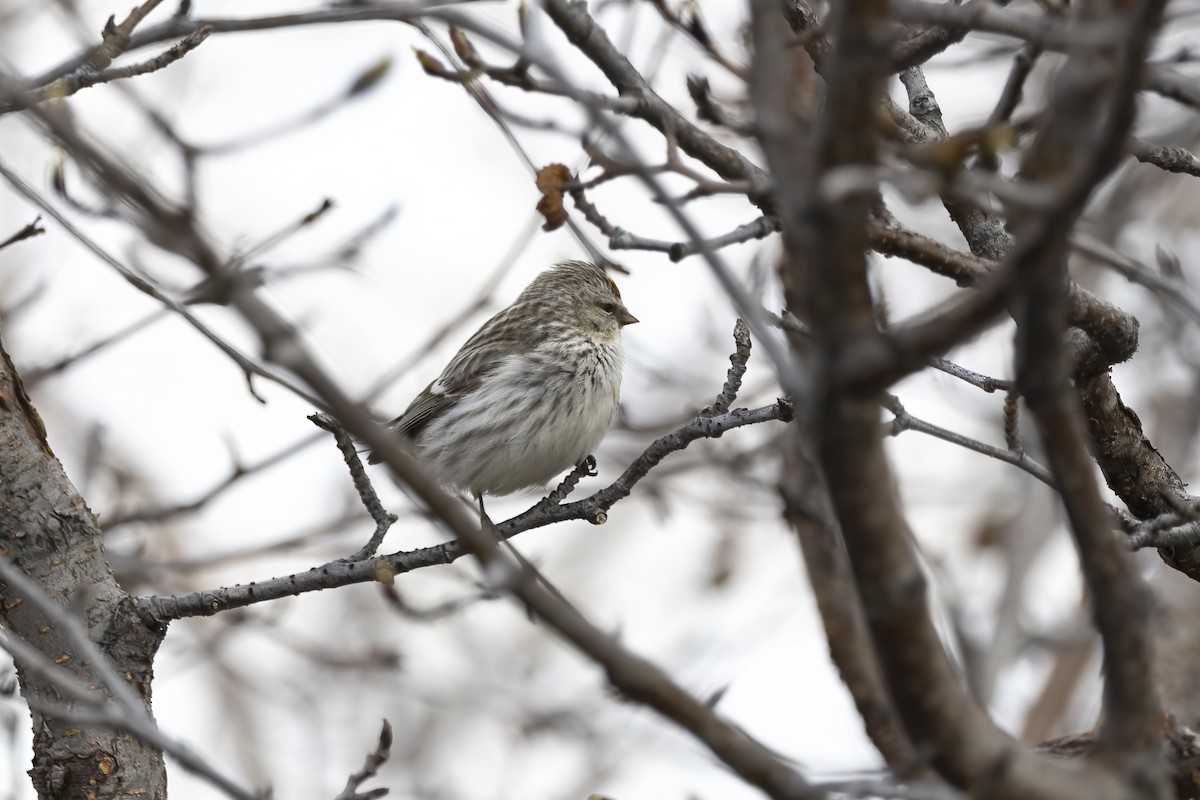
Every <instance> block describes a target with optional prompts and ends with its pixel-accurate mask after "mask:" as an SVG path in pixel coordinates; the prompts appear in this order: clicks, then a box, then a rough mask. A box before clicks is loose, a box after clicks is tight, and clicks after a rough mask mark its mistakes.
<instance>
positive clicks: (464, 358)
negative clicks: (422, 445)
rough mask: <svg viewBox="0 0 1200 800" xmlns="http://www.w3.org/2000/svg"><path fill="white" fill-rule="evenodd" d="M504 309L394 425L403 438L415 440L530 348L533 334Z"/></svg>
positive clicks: (478, 332) (452, 360)
mask: <svg viewBox="0 0 1200 800" xmlns="http://www.w3.org/2000/svg"><path fill="white" fill-rule="evenodd" d="M510 311H511V309H504V310H503V311H501V312H500V313H498V314H497V315H496V316H494V317H492V318H491V319H490V320H488V321H487V322H486V323H484V325H483V327H481V328H480V329H479V330H478V331H476V332H475V335H473V336H472V337H471V338H470V339H468V340H467V342H466V344H464V345H463V346H462V348H461V349H460V350H459V351H458V353H456V354H455V356H454V358H452V359H451V360H450V363H449V364H447V365H446V368H445V369H444V370H442V374H441V375H439V376H438V378H437V380H435V381H434V382H433V383H431V384H429V385H428V386H426V387H425V390H424V391H423V392H421V393H420V394H419V395H417V396H416V398H415V399H414V400H413V401H412V403H411V404H409V406H408V408H407V409H405V411H404V413H403V414H401V415H400V416H399V417H397V418H396V419H394V420H393V421H392V422H391V427H392V428H393V429H394V430H396V431H398V432H399V433H400V434H401V435H403V436H406V437H408V438H410V439H415V438H416V437H417V436H419V435H420V433H421V431H422V430H423V429H424V428H425V426H426V425H428V424H429V423H430V422H432V421H433V420H434V419H436V418H437V417H438V416H440V415H441V414H442V413H444V412H445V411H446V409H448V408H450V407H451V406H453V405H454V404H455V403H456V402H457V401H458V399H459V398H461V397H463V396H464V395H467V394H470V393H471V392H473V391H474V390H475V389H476V388H478V387H479V384H480V383H482V382H483V379H484V378H486V377H487V376H488V375H490V374H491V373H492V372H494V371H496V370H497V369H499V368H500V366H501V365H502V364H504V363H505V362H506V361H507V360H508V357H509V356H511V355H513V354H514V353H517V352H519V351H520V350H521V349H522V347H528V346H529V341H528V338H529V334H528V332H523V331H522V330H521V327H520V326H519V325H517V324H513V320H511V319H510V316H511V315H510V314H509V312H510Z"/></svg>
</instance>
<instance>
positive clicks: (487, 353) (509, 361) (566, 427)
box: [370, 261, 638, 509]
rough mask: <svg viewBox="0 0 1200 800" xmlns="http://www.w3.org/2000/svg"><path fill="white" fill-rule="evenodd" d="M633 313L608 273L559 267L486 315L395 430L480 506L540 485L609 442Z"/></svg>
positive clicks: (578, 265) (435, 472)
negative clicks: (624, 337) (624, 333)
mask: <svg viewBox="0 0 1200 800" xmlns="http://www.w3.org/2000/svg"><path fill="white" fill-rule="evenodd" d="M637 321H638V320H637V318H636V317H634V316H633V315H632V314H630V313H629V309H627V308H625V305H624V303H622V302H621V292H620V291H619V290H618V289H617V285H616V284H615V283H613V280H612V278H610V277H608V275H607V274H606V273H605V272H604V270H602V269H600V268H599V267H597V266H595V265H594V264H588V263H585V262H582V261H566V262H564V263H561V264H559V265H558V266H556V267H553V268H552V269H549V270H547V271H546V272H543V273H542V274H541V275H539V276H538V277H537V278H535V279H534V281H533V283H531V284H529V286H528V287H527V288H526V289H525V291H523V292H521V294H520V296H519V297H517V299H516V301H515V302H514V303H513V304H512V305H511V306H509V307H508V308H506V309H504V310H503V311H501V312H499V313H498V314H496V315H495V316H494V317H492V318H491V319H489V320H488V321H487V322H485V323H484V324H483V327H481V328H480V329H479V330H478V331H476V332H475V335H473V336H472V337H471V338H470V339H468V340H467V343H466V344H464V345H463V346H462V349H460V350H459V351H458V353H456V354H455V356H454V358H452V359H451V360H450V363H449V364H447V365H446V368H445V369H444V370H442V374H441V375H439V376H438V378H437V380H435V381H434V382H433V383H431V384H429V386H427V387H425V391H423V392H421V393H420V394H419V395H417V397H416V399H415V400H413V401H412V403H411V404H410V405H409V407H408V409H407V410H405V412H404V413H403V414H401V415H400V416H399V417H397V418H396V419H395V420H393V421H392V422H391V423H390V427H391V428H392V429H394V430H395V431H396V432H397V433H399V434H400V435H401V436H403V437H404V438H405V439H406V440H407V441H408V442H410V443H411V445H412V447H413V451H414V452H415V453H416V455H417V456H418V457H419V458H420V460H421V461H422V463H423V464H424V465H425V466H426V468H427V469H428V470H429V472H430V474H431V475H432V476H433V477H434V478H436V479H437V480H438V481H439V482H441V483H442V484H443V485H445V486H447V487H449V488H451V489H454V490H457V491H465V492H469V493H470V494H472V495H474V496H475V497H477V498H479V499H480V502H481V503H482V498H483V495H485V494H491V495H503V494H511V493H513V492H516V491H519V490H521V489H528V488H532V487H538V486H544V485H545V484H547V483H548V482H549V481H550V480H551V479H552V478H554V477H555V476H556V475H558V474H560V473H561V472H563V471H564V470H566V469H568V468H569V467H573V466H575V465H577V464H580V463H581V462H583V460H584V459H585V458H587V457H588V456H589V455H590V454H591V453H592V451H593V450H594V449H595V447H596V445H598V444H599V443H600V440H601V439H602V438H604V434H605V432H606V431H607V430H608V426H609V424H610V423H611V422H612V418H613V414H614V413H615V412H616V409H617V400H618V398H619V397H620V394H621V372H622V369H623V368H624V363H625V351H624V348H623V347H622V345H621V328H622V327H624V326H626V325H630V324H632V323H634V322H637ZM370 460H371V462H372V463H375V462H377V461H378V459H377V458H375V457H374V456H372V457H371V459H370ZM481 509H482V505H481Z"/></svg>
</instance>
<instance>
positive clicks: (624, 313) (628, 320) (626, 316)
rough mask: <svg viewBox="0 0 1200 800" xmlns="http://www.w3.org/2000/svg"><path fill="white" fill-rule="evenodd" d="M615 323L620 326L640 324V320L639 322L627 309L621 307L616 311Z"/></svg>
mask: <svg viewBox="0 0 1200 800" xmlns="http://www.w3.org/2000/svg"><path fill="white" fill-rule="evenodd" d="M617 322H618V323H619V324H621V325H622V326H625V325H632V324H633V323H635V322H641V320H639V319H638V318H637V317H635V316H634V315H633V314H630V313H629V309H628V308H626V307H625V306H621V307H620V308H619V309H617Z"/></svg>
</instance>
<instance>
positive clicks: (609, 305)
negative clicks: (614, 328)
mask: <svg viewBox="0 0 1200 800" xmlns="http://www.w3.org/2000/svg"><path fill="white" fill-rule="evenodd" d="M600 309H601V310H602V311H603V312H604V313H605V314H611V313H613V312H614V311H616V310H617V307H616V306H615V305H613V304H612V303H604V304H602V305H601V306H600Z"/></svg>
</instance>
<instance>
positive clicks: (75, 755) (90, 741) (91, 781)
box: [0, 344, 167, 800]
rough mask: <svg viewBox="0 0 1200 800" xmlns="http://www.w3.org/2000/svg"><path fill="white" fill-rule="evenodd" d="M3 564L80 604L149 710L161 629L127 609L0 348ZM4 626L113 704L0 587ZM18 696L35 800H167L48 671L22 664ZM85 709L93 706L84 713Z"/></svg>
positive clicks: (123, 746) (51, 631)
mask: <svg viewBox="0 0 1200 800" xmlns="http://www.w3.org/2000/svg"><path fill="white" fill-rule="evenodd" d="M0 556H2V557H4V558H6V559H8V560H9V561H11V562H12V563H13V564H15V565H16V566H17V567H19V568H20V569H21V570H22V571H23V572H24V573H25V574H27V575H29V576H30V577H31V578H33V579H34V580H35V581H37V583H38V584H39V585H40V586H41V588H42V590H44V592H45V594H46V596H48V597H49V598H51V599H52V600H53V601H54V602H56V603H58V604H59V605H61V606H64V607H78V608H79V609H80V613H81V615H82V616H81V617H80V622H81V624H82V625H83V626H85V627H86V629H87V632H88V635H89V636H90V638H91V639H92V641H94V642H95V643H96V644H97V645H98V647H99V648H100V650H101V652H103V653H104V654H105V655H106V656H107V657H108V658H109V659H110V662H111V664H112V666H113V667H114V669H115V670H116V672H117V674H118V675H120V676H123V677H124V679H125V680H127V681H128V682H129V683H130V684H131V685H132V686H133V688H134V689H135V691H136V692H137V694H138V696H140V697H141V698H142V700H143V702H145V704H146V707H147V709H148V708H149V705H150V680H151V677H152V674H153V669H152V666H153V659H154V654H155V653H156V652H157V650H158V646H159V644H160V642H161V641H162V633H163V631H161V630H151V629H149V628H147V627H146V626H145V625H144V624H143V623H142V622H141V621H140V620H139V619H138V618H137V617H136V616H135V615H134V614H133V613H132V611H133V604H132V602H131V601H130V598H129V596H128V595H127V594H126V593H125V592H124V591H123V590H122V589H121V587H120V586H119V585H117V582H116V579H115V578H114V576H113V573H112V569H111V568H110V567H109V564H108V560H107V559H106V557H105V553H104V544H103V541H102V540H101V535H100V526H99V523H98V522H97V520H96V515H95V514H93V513H92V511H91V509H89V508H88V507H87V504H86V503H85V502H84V499H83V497H81V496H80V495H79V493H78V492H77V491H76V490H75V487H74V486H73V485H72V484H71V481H70V480H69V479H68V478H67V476H66V473H65V472H64V471H63V468H62V465H61V464H60V463H59V462H58V459H56V458H55V457H54V453H53V452H52V451H51V450H50V447H49V445H48V444H47V442H46V431H45V428H44V427H43V425H42V422H41V419H40V417H39V416H38V413H37V410H36V409H34V407H33V405H32V403H31V402H30V400H29V397H28V395H27V394H26V393H25V389H24V386H23V385H22V384H21V378H20V376H19V375H18V374H17V372H16V370H15V369H14V368H13V364H12V360H11V359H10V358H9V357H8V353H7V352H5V351H4V349H3V345H2V344H0ZM0 623H2V624H3V627H4V629H5V631H6V633H7V634H8V636H10V637H12V638H14V639H20V640H23V641H25V642H27V643H29V644H31V645H33V647H34V648H36V649H37V651H38V652H40V653H41V654H43V655H45V656H46V657H48V658H49V660H50V661H51V662H53V663H54V664H55V665H57V669H58V670H60V672H59V675H60V676H61V675H65V676H69V677H70V678H71V679H72V680H73V681H75V682H77V683H78V684H79V685H80V686H82V687H86V688H87V689H88V690H89V691H90V693H92V694H93V695H94V696H96V697H97V699H98V700H99V701H100V702H103V703H107V704H109V706H110V707H111V706H112V700H113V698H112V693H111V692H110V691H109V689H108V687H107V686H106V685H105V684H104V682H103V680H101V679H100V677H99V676H98V675H97V672H96V670H95V668H94V665H93V664H92V663H90V662H89V660H88V658H87V655H86V654H85V653H80V652H78V650H77V648H76V647H75V646H74V645H73V644H72V642H71V639H70V636H69V635H68V633H67V631H66V630H64V626H63V625H61V624H59V623H58V622H56V621H55V620H54V619H53V618H51V617H50V616H49V615H47V614H46V613H44V612H43V611H42V610H41V609H40V608H39V605H38V603H37V602H35V601H34V600H33V599H31V598H29V597H26V596H22V593H20V592H18V591H17V590H16V589H15V587H12V586H9V585H7V584H4V583H0ZM17 676H18V679H19V681H20V686H21V693H22V695H23V696H24V698H25V699H26V701H27V702H28V703H29V705H30V707H31V713H32V716H33V752H34V755H33V766H32V769H30V771H29V774H30V777H31V778H32V780H33V785H34V788H35V789H36V790H37V793H38V797H39V798H42V800H50V799H51V798H63V800H66V799H67V798H70V799H71V800H79V798H88V800H93V799H94V800H103V798H117V797H139V798H146V800H158V798H165V797H166V795H167V790H166V783H167V782H166V771H165V768H164V764H163V757H162V754H161V753H160V752H158V751H157V750H155V749H153V748H151V747H149V746H147V745H145V744H143V743H142V742H140V741H138V740H137V739H135V738H133V737H132V736H130V735H128V734H126V733H119V732H116V731H115V730H113V729H112V728H111V727H105V726H99V725H93V724H80V723H79V722H78V721H77V720H72V719H71V713H70V711H71V709H72V708H81V706H79V705H78V701H77V699H74V698H72V697H70V693H64V692H63V691H60V689H59V688H57V687H56V686H55V685H54V683H53V681H52V680H50V679H49V676H48V675H47V671H46V670H45V669H42V668H38V667H36V666H33V665H29V664H22V663H21V660H20V659H18V663H17ZM88 710H92V709H88Z"/></svg>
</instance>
